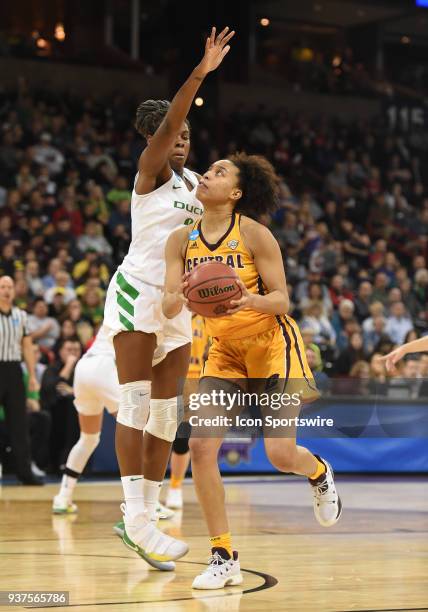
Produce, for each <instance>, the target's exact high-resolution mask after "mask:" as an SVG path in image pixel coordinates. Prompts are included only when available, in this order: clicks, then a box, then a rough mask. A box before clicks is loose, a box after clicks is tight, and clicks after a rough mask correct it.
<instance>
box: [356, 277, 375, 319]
mask: <svg viewBox="0 0 428 612" xmlns="http://www.w3.org/2000/svg"><path fill="white" fill-rule="evenodd" d="M372 292H373V287H372V284H371V283H370V282H369V281H362V282H361V283H360V285H359V287H358V292H357V295H356V297H355V300H354V305H355V316H356V317H357V319H358V321H359V322H360V323H362V322H363V321H364V319H367V318H368V317H369V316H370V310H369V309H370V304H371V301H372Z"/></svg>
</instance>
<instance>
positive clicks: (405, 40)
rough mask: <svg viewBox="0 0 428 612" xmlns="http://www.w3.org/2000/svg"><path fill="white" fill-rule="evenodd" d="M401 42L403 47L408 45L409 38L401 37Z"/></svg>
mask: <svg viewBox="0 0 428 612" xmlns="http://www.w3.org/2000/svg"><path fill="white" fill-rule="evenodd" d="M401 42H402V43H403V45H408V44H409V43H410V38H409V37H408V36H402V37H401Z"/></svg>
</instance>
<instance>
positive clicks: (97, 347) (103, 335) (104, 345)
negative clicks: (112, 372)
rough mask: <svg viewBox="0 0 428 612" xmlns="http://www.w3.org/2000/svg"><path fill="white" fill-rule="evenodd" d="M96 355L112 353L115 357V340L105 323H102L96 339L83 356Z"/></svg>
mask: <svg viewBox="0 0 428 612" xmlns="http://www.w3.org/2000/svg"><path fill="white" fill-rule="evenodd" d="M95 355H111V356H112V357H113V358H114V357H115V354H114V346H113V342H112V340H111V338H110V336H109V333H108V330H106V328H105V327H104V325H101V327H100V329H99V330H98V333H97V335H96V337H95V340H94V341H93V343H92V344H91V346H90V347H89V349H88V350H87V351H86V353H85V354H84V355H83V357H86V356H90V357H93V356H95ZM101 376H102V375H101Z"/></svg>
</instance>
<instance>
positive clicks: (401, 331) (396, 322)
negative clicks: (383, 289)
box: [385, 302, 413, 344]
mask: <svg viewBox="0 0 428 612" xmlns="http://www.w3.org/2000/svg"><path fill="white" fill-rule="evenodd" d="M412 329H413V323H412V320H411V319H410V318H409V316H408V315H407V313H406V309H405V306H404V304H403V302H395V303H394V304H392V306H391V312H390V315H389V317H388V318H387V321H386V327H385V331H386V333H387V334H388V336H389V337H390V338H391V340H392V341H393V342H394V344H403V342H404V338H405V337H406V334H407V333H408V332H409V331H410V330H412Z"/></svg>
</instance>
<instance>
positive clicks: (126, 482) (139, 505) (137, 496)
mask: <svg viewBox="0 0 428 612" xmlns="http://www.w3.org/2000/svg"><path fill="white" fill-rule="evenodd" d="M143 480H144V479H143V476H142V475H141V474H139V475H137V476H122V478H121V481H122V487H123V496H124V498H125V503H126V513H127V514H129V516H130V517H131V518H134V517H135V516H137V515H138V514H141V513H142V512H144V497H143Z"/></svg>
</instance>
